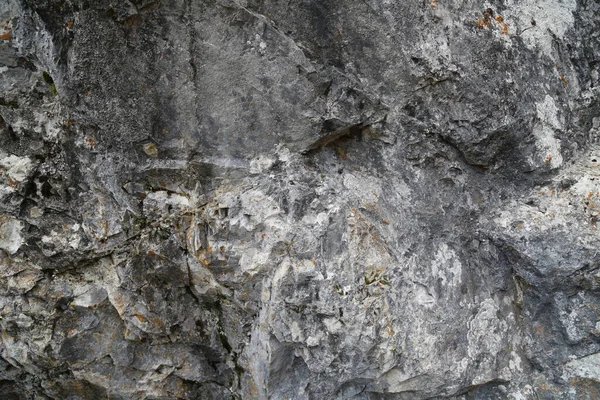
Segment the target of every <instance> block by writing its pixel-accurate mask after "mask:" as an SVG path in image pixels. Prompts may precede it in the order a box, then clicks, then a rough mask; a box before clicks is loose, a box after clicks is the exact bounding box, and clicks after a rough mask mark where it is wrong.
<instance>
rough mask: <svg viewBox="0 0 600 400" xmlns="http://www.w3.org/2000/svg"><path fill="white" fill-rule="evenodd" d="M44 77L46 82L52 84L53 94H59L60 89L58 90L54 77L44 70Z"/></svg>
mask: <svg viewBox="0 0 600 400" xmlns="http://www.w3.org/2000/svg"><path fill="white" fill-rule="evenodd" d="M42 78H43V79H44V82H46V83H47V84H48V85H50V90H51V91H52V95H53V96H58V90H56V84H55V83H54V79H52V77H51V76H50V74H49V73H47V72H46V71H42Z"/></svg>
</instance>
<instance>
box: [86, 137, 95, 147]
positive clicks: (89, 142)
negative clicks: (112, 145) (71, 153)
mask: <svg viewBox="0 0 600 400" xmlns="http://www.w3.org/2000/svg"><path fill="white" fill-rule="evenodd" d="M85 141H86V143H87V144H88V146H90V148H91V149H93V148H94V147H96V141H95V140H94V139H93V138H85Z"/></svg>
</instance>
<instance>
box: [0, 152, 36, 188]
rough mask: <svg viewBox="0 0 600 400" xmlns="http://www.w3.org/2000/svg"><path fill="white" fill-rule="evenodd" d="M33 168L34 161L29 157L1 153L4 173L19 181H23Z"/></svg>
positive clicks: (1, 166)
mask: <svg viewBox="0 0 600 400" xmlns="http://www.w3.org/2000/svg"><path fill="white" fill-rule="evenodd" d="M32 169H33V163H32V162H31V159H29V157H19V156H15V155H12V154H11V155H5V154H2V153H0V170H1V171H4V175H5V176H6V177H8V178H10V179H13V180H15V181H17V182H23V181H24V180H25V179H27V176H28V175H29V173H30V172H31V170H32Z"/></svg>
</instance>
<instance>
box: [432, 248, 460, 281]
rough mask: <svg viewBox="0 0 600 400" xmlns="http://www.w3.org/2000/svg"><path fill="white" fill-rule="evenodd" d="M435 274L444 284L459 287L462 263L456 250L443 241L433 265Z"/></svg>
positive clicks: (433, 273)
mask: <svg viewBox="0 0 600 400" xmlns="http://www.w3.org/2000/svg"><path fill="white" fill-rule="evenodd" d="M431 273H432V275H433V276H435V277H438V278H439V279H440V280H441V283H442V285H443V286H452V287H457V286H458V285H459V284H460V282H461V275H462V264H461V262H460V260H459V259H458V257H457V255H456V253H455V252H454V250H452V249H451V248H449V247H448V245H447V244H445V243H442V245H440V247H439V249H438V251H437V252H436V254H435V259H434V261H433V263H432V265H431Z"/></svg>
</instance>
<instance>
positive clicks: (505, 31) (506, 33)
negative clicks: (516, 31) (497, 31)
mask: <svg viewBox="0 0 600 400" xmlns="http://www.w3.org/2000/svg"><path fill="white" fill-rule="evenodd" d="M501 31H502V34H503V35H508V24H506V23H504V24H502V29H501Z"/></svg>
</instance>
